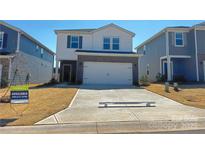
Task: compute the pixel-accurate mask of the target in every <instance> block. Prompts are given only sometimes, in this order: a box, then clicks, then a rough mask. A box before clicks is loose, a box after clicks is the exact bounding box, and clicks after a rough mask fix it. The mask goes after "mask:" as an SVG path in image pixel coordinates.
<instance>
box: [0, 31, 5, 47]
mask: <svg viewBox="0 0 205 154" xmlns="http://www.w3.org/2000/svg"><path fill="white" fill-rule="evenodd" d="M0 34H2V43H1V46H0V49H3V46H4V32H0Z"/></svg>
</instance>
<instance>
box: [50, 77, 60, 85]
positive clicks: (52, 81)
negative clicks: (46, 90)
mask: <svg viewBox="0 0 205 154" xmlns="http://www.w3.org/2000/svg"><path fill="white" fill-rule="evenodd" d="M57 83H58V81H57V80H56V79H55V78H52V79H51V80H50V82H49V84H57Z"/></svg>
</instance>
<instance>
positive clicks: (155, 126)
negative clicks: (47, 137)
mask: <svg viewBox="0 0 205 154" xmlns="http://www.w3.org/2000/svg"><path fill="white" fill-rule="evenodd" d="M184 130H186V131H187V130H205V119H191V120H174V121H163V120H161V121H160V120H156V121H110V122H97V123H96V122H82V123H67V124H57V125H34V126H9V127H1V128H0V134H10V133H11V134H15V133H17V134H27V133H28V134H30V133H32V134H38V133H40V134H59V133H60V134H61V133H67V134H85V133H89V134H97V133H99V134H106V133H108V134H114V133H155V132H158V133H166V132H172V131H184Z"/></svg>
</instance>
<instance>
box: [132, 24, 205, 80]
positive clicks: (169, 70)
mask: <svg viewBox="0 0 205 154" xmlns="http://www.w3.org/2000/svg"><path fill="white" fill-rule="evenodd" d="M135 49H136V50H137V53H138V54H143V56H142V57H141V58H140V60H139V76H140V77H141V76H143V75H147V76H148V77H149V79H150V81H153V82H154V81H156V76H157V74H158V73H161V74H162V75H164V77H165V79H166V80H167V81H179V80H184V81H200V82H204V81H205V22H203V23H200V24H197V25H194V26H192V27H184V26H179V27H167V28H165V29H163V30H162V31H160V32H159V33H157V34H155V35H154V36H152V37H151V38H150V39H148V40H146V41H145V42H143V43H142V44H140V45H139V46H138V47H136V48H135Z"/></svg>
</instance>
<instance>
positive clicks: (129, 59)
mask: <svg viewBox="0 0 205 154" xmlns="http://www.w3.org/2000/svg"><path fill="white" fill-rule="evenodd" d="M86 61H90V62H113V63H132V68H133V70H132V71H133V84H134V85H137V84H138V58H137V57H114V56H87V55H78V62H77V78H76V81H77V83H82V82H83V64H84V62H86Z"/></svg>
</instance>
